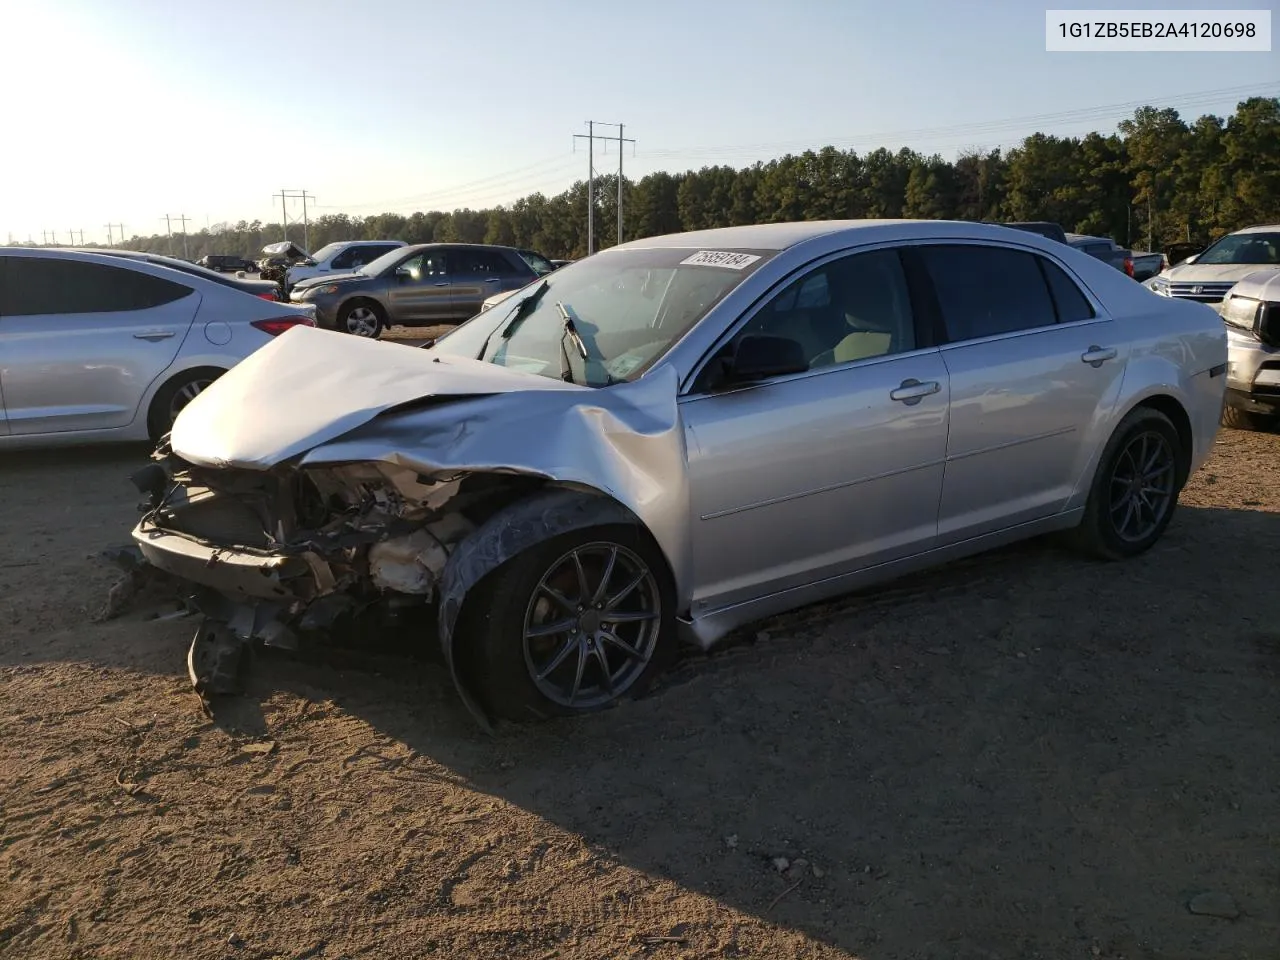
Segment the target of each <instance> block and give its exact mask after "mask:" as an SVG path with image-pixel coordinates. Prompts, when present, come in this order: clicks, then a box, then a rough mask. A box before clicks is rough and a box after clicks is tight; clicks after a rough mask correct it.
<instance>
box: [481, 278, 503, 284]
mask: <svg viewBox="0 0 1280 960" xmlns="http://www.w3.org/2000/svg"><path fill="white" fill-rule="evenodd" d="M484 282H485V283H501V282H502V278H501V277H486V278H485V281H484Z"/></svg>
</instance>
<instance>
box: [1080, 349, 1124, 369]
mask: <svg viewBox="0 0 1280 960" xmlns="http://www.w3.org/2000/svg"><path fill="white" fill-rule="evenodd" d="M1115 358H1116V348H1115V347H1099V346H1097V345H1094V346H1091V347H1089V349H1088V350H1086V351H1085V352H1084V353H1082V354H1080V360H1081V361H1082V362H1083V363H1087V364H1090V365H1092V366H1095V367H1100V366H1102V364H1103V363H1104V362H1106V361H1107V360H1114V359H1115Z"/></svg>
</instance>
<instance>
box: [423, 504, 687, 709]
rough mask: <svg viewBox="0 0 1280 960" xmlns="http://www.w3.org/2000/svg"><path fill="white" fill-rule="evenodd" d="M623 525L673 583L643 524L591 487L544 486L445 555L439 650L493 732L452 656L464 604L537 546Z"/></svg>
mask: <svg viewBox="0 0 1280 960" xmlns="http://www.w3.org/2000/svg"><path fill="white" fill-rule="evenodd" d="M611 524H624V525H627V526H634V527H635V528H636V529H637V530H638V531H639V532H640V533H641V535H642V536H644V537H645V538H647V539H648V540H649V541H651V542H652V544H653V546H654V547H655V548H656V552H657V554H658V555H659V556H661V557H662V558H663V561H664V564H665V569H664V570H662V571H655V572H656V573H659V574H660V575H662V576H666V577H668V578H670V581H671V583H672V584H674V583H675V573H674V568H673V565H672V563H671V558H670V557H669V556H668V555H667V553H666V551H664V550H663V549H662V546H661V543H660V542H659V541H658V539H657V538H656V537H654V535H653V533H652V531H650V530H649V528H648V527H647V526H646V525H645V523H644V521H643V520H641V519H640V517H639V516H637V515H636V514H635V512H634V511H632V510H631V509H630V508H629V507H627V506H626V505H625V504H623V503H621V502H619V501H618V500H616V499H614V498H613V497H612V496H610V495H608V494H607V493H605V492H603V491H601V490H597V489H594V488H590V487H584V486H578V485H574V486H568V485H565V484H559V483H549V484H547V485H545V486H543V487H541V488H539V489H537V490H535V491H533V492H531V493H527V494H525V495H523V496H520V497H519V498H518V499H515V500H512V501H511V502H508V503H506V504H505V505H503V506H501V507H499V508H498V509H497V510H495V511H494V512H493V513H491V514H490V515H489V516H488V517H487V518H486V519H485V520H484V521H483V522H482V523H481V524H480V525H479V526H478V527H476V529H475V530H473V531H472V532H471V533H470V534H468V535H467V536H466V537H465V538H464V539H463V540H461V541H460V542H459V543H458V544H457V546H456V547H455V548H454V550H453V552H452V553H451V554H450V555H449V560H448V562H447V563H446V564H445V566H444V569H443V570H442V571H441V574H440V579H439V602H438V606H437V628H438V632H439V638H440V645H441V648H442V650H443V652H444V657H445V662H446V663H447V664H448V665H449V673H450V675H451V677H452V679H453V682H454V686H455V687H456V688H457V690H458V693H459V694H460V695H461V697H462V700H463V702H464V703H465V704H466V706H467V709H468V710H469V711H470V712H471V713H472V714H473V715H474V716H475V718H476V719H477V720H479V721H480V723H481V725H482V726H484V727H485V729H486V730H489V731H490V732H492V724H491V722H490V720H489V717H488V715H487V714H486V713H485V710H484V708H483V707H482V706H481V705H480V703H479V700H478V699H477V698H476V697H475V696H474V695H473V694H472V693H471V692H470V691H469V690H468V689H467V686H466V683H465V681H464V678H463V675H462V673H463V672H462V670H460V668H459V663H458V657H457V656H456V654H457V639H458V631H457V628H458V626H459V624H460V623H461V622H462V620H463V618H464V615H465V613H466V612H467V602H468V599H469V598H472V597H474V595H475V592H476V590H475V588H476V587H478V586H479V585H480V584H481V583H482V582H483V581H484V580H485V579H486V578H487V577H488V576H489V575H490V574H492V573H493V572H494V571H496V570H498V569H499V568H500V567H501V566H503V565H504V564H505V563H507V562H508V561H509V560H511V559H512V558H514V557H516V556H517V555H519V554H520V553H522V552H523V551H524V550H526V549H528V548H529V547H532V546H534V545H535V544H537V543H540V542H542V541H545V540H548V539H550V538H552V537H556V536H559V535H561V534H564V533H570V532H572V531H574V530H585V529H589V528H591V527H599V526H607V525H611Z"/></svg>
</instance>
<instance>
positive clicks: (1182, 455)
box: [1071, 407, 1187, 560]
mask: <svg viewBox="0 0 1280 960" xmlns="http://www.w3.org/2000/svg"><path fill="white" fill-rule="evenodd" d="M1186 458H1187V454H1186V451H1184V450H1183V449H1182V441H1181V439H1180V438H1179V436H1178V431H1177V429H1176V428H1175V427H1174V425H1173V423H1172V422H1171V421H1170V420H1169V418H1168V417H1166V416H1165V415H1164V414H1163V413H1161V412H1160V411H1158V410H1154V409H1152V408H1150V407H1138V408H1136V409H1135V410H1132V411H1130V412H1129V414H1128V415H1127V416H1125V418H1124V419H1123V420H1121V421H1120V425H1119V426H1118V427H1116V431H1115V433H1113V434H1112V435H1111V439H1110V440H1108V441H1107V446H1106V448H1105V449H1104V450H1103V452H1102V458H1101V459H1100V460H1099V462H1098V471H1097V473H1096V474H1095V475H1094V478H1093V486H1092V488H1091V489H1090V491H1089V500H1088V502H1087V504H1086V506H1085V512H1084V519H1083V520H1081V522H1080V526H1079V527H1077V528H1076V529H1075V530H1074V531H1072V533H1071V539H1072V541H1073V543H1074V545H1075V546H1076V548H1077V549H1079V550H1081V551H1082V552H1084V553H1086V554H1089V555H1091V556H1094V557H1097V558H1099V559H1102V560H1124V559H1127V558H1129V557H1136V556H1138V554H1140V553H1145V552H1146V551H1147V550H1149V549H1150V548H1151V547H1152V546H1153V545H1154V544H1155V542H1156V541H1157V540H1159V539H1160V537H1161V536H1162V535H1163V534H1164V531H1165V528H1166V527H1168V526H1169V521H1170V520H1172V519H1173V512H1174V509H1175V507H1176V506H1177V504H1178V494H1179V493H1180V492H1181V490H1182V485H1183V484H1184V483H1185V482H1186V472H1187V468H1186V462H1187V459H1186Z"/></svg>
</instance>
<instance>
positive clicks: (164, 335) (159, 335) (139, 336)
mask: <svg viewBox="0 0 1280 960" xmlns="http://www.w3.org/2000/svg"><path fill="white" fill-rule="evenodd" d="M172 336H173V331H172V330H152V331H151V332H150V333H135V334H134V335H133V339H135V340H150V341H151V342H152V343H156V342H157V341H160V340H168V339H169V338H170V337H172Z"/></svg>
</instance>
